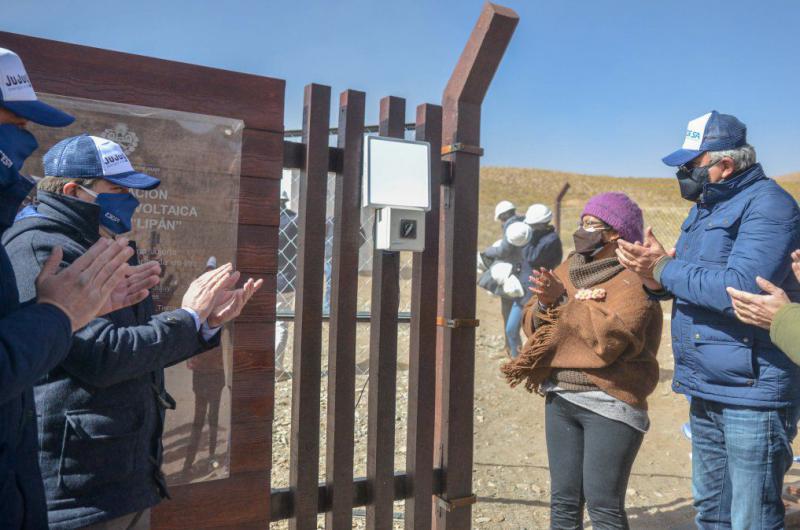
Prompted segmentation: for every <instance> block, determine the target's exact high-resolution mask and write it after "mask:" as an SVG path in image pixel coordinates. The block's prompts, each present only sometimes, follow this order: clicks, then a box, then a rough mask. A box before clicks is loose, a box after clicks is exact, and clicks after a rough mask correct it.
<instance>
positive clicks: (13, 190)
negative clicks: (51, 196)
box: [0, 177, 33, 230]
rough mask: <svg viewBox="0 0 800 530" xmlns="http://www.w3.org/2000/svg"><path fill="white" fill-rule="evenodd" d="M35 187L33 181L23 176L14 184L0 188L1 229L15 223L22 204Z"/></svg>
mask: <svg viewBox="0 0 800 530" xmlns="http://www.w3.org/2000/svg"><path fill="white" fill-rule="evenodd" d="M32 188H33V181H31V180H28V179H27V178H26V177H21V178H20V179H18V180H17V181H16V182H15V183H14V184H12V185H11V186H8V187H7V188H5V189H3V190H0V229H2V230H5V229H6V228H8V227H9V226H11V225H12V224H13V223H14V216H16V214H17V210H19V206H20V204H22V201H23V200H24V199H25V197H26V196H27V195H28V193H29V192H30V191H31V189H32Z"/></svg>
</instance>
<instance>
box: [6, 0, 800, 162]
mask: <svg viewBox="0 0 800 530" xmlns="http://www.w3.org/2000/svg"><path fill="white" fill-rule="evenodd" d="M505 5H508V6H509V7H512V8H514V9H515V10H516V11H517V13H519V15H520V18H521V20H520V24H519V26H518V27H517V31H516V34H515V36H514V39H513V40H512V43H511V45H510V47H509V50H508V52H507V54H506V57H505V60H504V61H503V63H502V64H501V66H500V70H499V72H498V74H497V76H496V77H495V80H494V83H493V84H492V86H491V88H490V89H489V94H488V95H487V97H486V100H485V103H484V118H483V127H482V144H483V147H484V148H485V149H486V155H485V157H484V159H483V161H482V162H483V164H484V165H507V166H522V167H541V168H551V169H560V170H565V171H578V172H583V173H592V174H607V175H624V176H628V175H630V176H661V177H668V176H671V175H672V173H671V172H670V170H669V168H667V167H665V166H663V165H662V164H661V163H660V161H659V159H660V157H661V156H663V155H665V154H667V153H668V152H670V151H671V150H673V149H675V148H677V147H678V146H679V144H680V143H681V141H682V136H683V132H684V128H685V124H686V122H687V121H688V120H689V119H691V118H694V117H696V116H699V115H701V114H704V113H705V112H707V111H709V110H712V109H716V110H719V111H720V112H725V113H731V114H735V115H737V116H738V117H739V118H740V119H741V120H742V121H744V122H745V123H746V124H747V125H748V128H749V139H750V142H751V143H752V144H753V145H754V146H755V147H756V150H757V152H758V154H759V159H760V160H761V161H762V162H763V163H764V166H765V169H766V170H767V172H768V173H769V174H771V175H775V176H777V175H781V174H784V173H788V172H791V171H800V149H799V148H798V145H797V144H798V141H799V140H800V103H798V101H797V99H798V94H800V68H798V66H797V64H798V63H797V55H798V52H800V46H799V45H798V44H797V40H796V34H797V28H798V27H800V2H797V1H794V0H761V1H756V0H752V1H744V0H724V1H723V0H703V1H702V2H700V1H697V0H662V1H659V2H651V1H643V0H558V1H555V0H549V1H540V0H506V3H505ZM481 6H482V2H481V1H480V0H441V1H422V0H402V1H397V0H395V1H385V0H339V1H322V0H293V1H292V2H277V1H272V0H261V1H255V0H253V1H244V0H242V1H226V2H220V1H214V2H211V1H206V0H194V1H188V0H183V1H177V0H174V1H163V0H159V1H156V0H134V1H129V2H114V3H112V4H109V3H108V2H99V1H92V0H81V1H65V0H52V1H44V0H4V1H3V6H2V12H3V16H2V17H0V29H2V30H5V31H13V32H17V33H24V34H29V35H35V36H41V37H47V38H52V39H57V40H64V41H68V42H74V43H79V44H87V45H91V46H98V47H103V48H109V49H113V50H120V51H126V52H131V53H138V54H143V55H150V56H155V57H160V58H165V59H172V60H178V61H185V62H190V63H197V64H204V65H208V66H213V67H218V68H225V69H229V70H238V71H243V72H250V73H255V74H261V75H268V76H272V77H278V78H282V79H285V80H286V82H287V83H286V88H287V92H286V127H287V128H296V127H298V126H299V124H300V118H301V115H302V93H303V86H304V85H305V84H307V83H309V82H317V83H322V84H327V85H330V86H331V87H332V88H333V92H334V94H338V93H339V92H340V91H342V90H344V89H346V88H354V89H359V90H364V91H366V92H367V97H368V99H367V106H368V111H367V119H368V121H369V122H370V123H374V122H375V121H376V119H377V109H378V100H379V99H380V97H381V96H384V95H395V96H401V97H405V98H407V100H408V101H407V118H408V119H409V121H411V120H413V116H414V111H413V109H414V107H416V105H417V104H419V103H425V102H432V103H438V102H439V101H440V99H441V93H442V90H443V89H444V86H445V84H446V82H447V79H448V77H449V75H450V72H451V70H452V67H453V66H454V64H455V62H456V60H457V58H458V55H459V54H460V52H461V49H462V47H463V45H464V43H465V42H466V39H467V37H468V35H469V32H470V30H471V29H472V26H473V24H474V22H475V20H476V18H477V16H478V13H479V12H480V9H481ZM23 60H24V56H23ZM33 81H34V86H35V81H36V80H35V79H34V80H33ZM333 100H334V101H338V97H334V98H333ZM332 116H336V113H335V112H333V113H332Z"/></svg>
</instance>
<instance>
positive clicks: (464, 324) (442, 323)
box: [436, 317, 481, 328]
mask: <svg viewBox="0 0 800 530" xmlns="http://www.w3.org/2000/svg"><path fill="white" fill-rule="evenodd" d="M436 325H437V326H439V327H443V328H477V327H478V326H480V325H481V321H480V320H478V319H476V318H445V317H436Z"/></svg>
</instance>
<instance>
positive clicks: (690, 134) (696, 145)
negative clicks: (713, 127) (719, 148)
mask: <svg viewBox="0 0 800 530" xmlns="http://www.w3.org/2000/svg"><path fill="white" fill-rule="evenodd" d="M709 118H711V113H710V112H709V113H708V114H703V115H702V116H700V117H699V118H695V119H693V120H692V121H690V122H689V124H688V125H687V126H686V138H685V139H684V140H683V148H684V149H691V150H692V151H699V150H700V145H701V144H702V143H703V135H705V132H706V124H707V123H708V120H709Z"/></svg>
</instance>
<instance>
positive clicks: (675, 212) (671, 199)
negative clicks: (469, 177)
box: [478, 167, 800, 248]
mask: <svg viewBox="0 0 800 530" xmlns="http://www.w3.org/2000/svg"><path fill="white" fill-rule="evenodd" d="M777 180H778V182H779V183H780V184H781V185H782V186H783V187H784V188H785V189H786V190H787V191H788V192H789V193H791V194H792V195H793V196H794V197H795V198H800V173H792V174H789V175H785V176H783V177H779V178H778V179H777ZM567 182H569V184H570V190H569V192H568V193H567V195H566V197H565V199H564V204H563V209H564V215H563V217H562V226H563V227H564V228H563V229H562V232H561V235H562V239H564V236H565V235H568V234H569V233H571V231H572V228H573V227H574V226H575V224H576V223H577V216H578V215H579V214H580V209H581V207H582V206H583V205H584V204H585V203H586V201H587V200H588V199H589V198H590V197H592V196H593V195H595V194H597V193H601V192H605V191H621V192H623V193H627V194H628V195H629V196H630V197H631V198H632V199H633V200H635V201H636V202H637V203H638V204H639V206H640V207H641V208H642V209H643V210H644V212H645V222H646V223H648V224H653V225H654V226H656V227H658V228H660V229H661V232H662V233H663V232H665V231H666V232H667V234H669V237H668V238H667V239H669V238H670V237H672V236H677V229H678V228H679V225H680V223H681V221H682V218H683V217H685V214H686V212H688V210H689V207H690V204H689V203H688V202H686V201H684V200H683V199H681V196H680V193H679V191H678V185H677V183H676V181H675V179H671V178H665V179H659V178H635V177H609V176H603V175H581V174H578V173H565V172H563V171H551V170H547V169H528V168H515V167H484V168H481V190H480V221H479V226H480V229H479V237H478V248H484V247H485V246H487V245H490V244H491V243H492V242H493V241H494V240H495V239H497V237H498V228H497V223H495V222H494V217H493V216H494V205H495V204H497V203H498V202H499V201H500V200H503V199H508V200H511V201H512V202H514V204H516V205H517V208H518V212H519V213H524V212H525V209H526V208H527V206H528V205H530V204H532V203H536V202H541V203H544V204H547V205H548V206H550V207H552V206H553V204H554V201H555V198H556V195H557V194H558V192H559V190H561V187H562V186H563V185H564V184H565V183H567ZM572 217H574V219H573V218H572ZM675 223H677V224H678V226H673V225H674V224H675ZM656 232H657V233H658V229H657V230H656Z"/></svg>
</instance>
